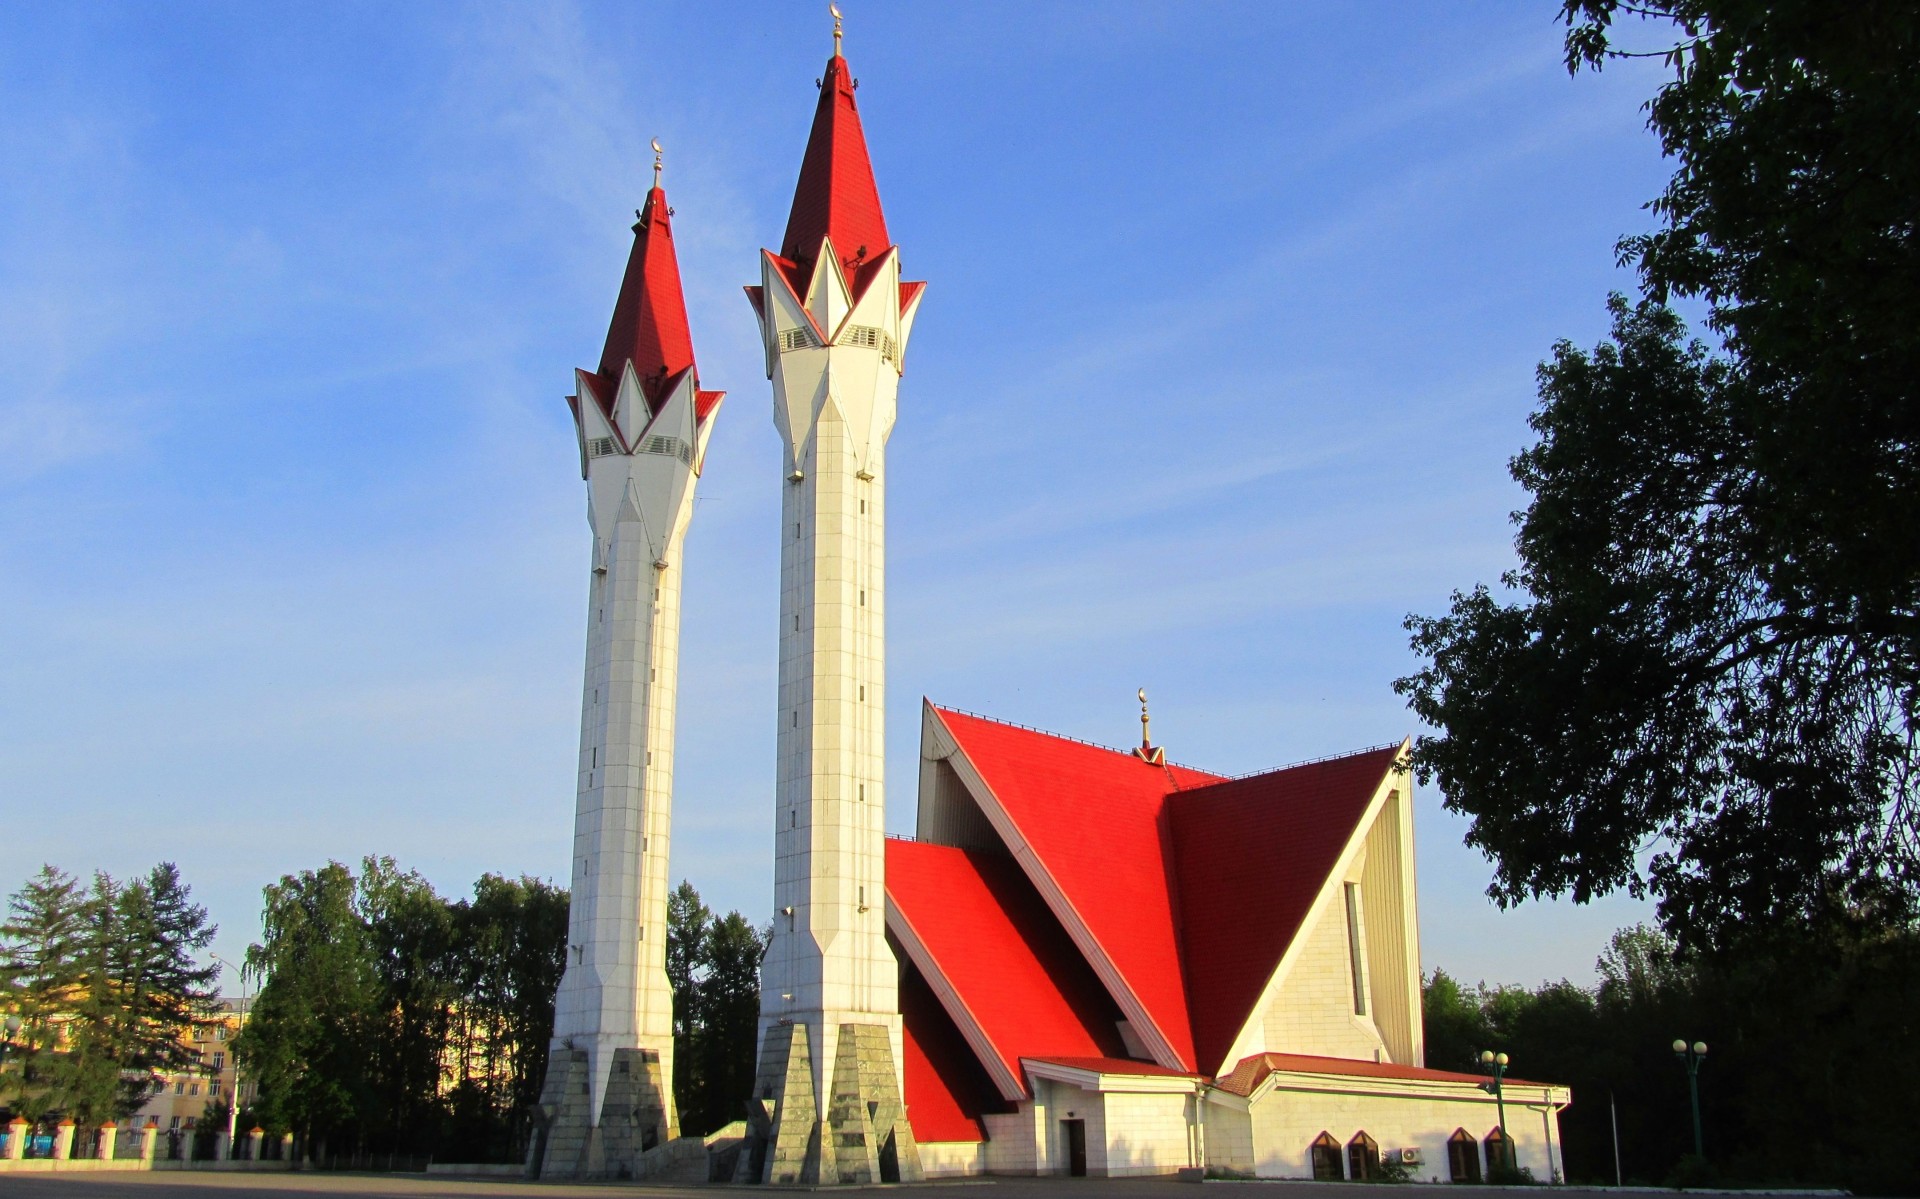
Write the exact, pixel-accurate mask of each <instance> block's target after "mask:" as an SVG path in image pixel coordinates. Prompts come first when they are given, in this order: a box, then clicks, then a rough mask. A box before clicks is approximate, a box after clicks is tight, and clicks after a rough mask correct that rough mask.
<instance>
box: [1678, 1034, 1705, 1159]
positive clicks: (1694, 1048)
mask: <svg viewBox="0 0 1920 1199" xmlns="http://www.w3.org/2000/svg"><path fill="white" fill-rule="evenodd" d="M1673 1056H1675V1057H1677V1058H1679V1059H1680V1060H1681V1061H1683V1062H1685V1063H1686V1064H1687V1097H1688V1098H1690V1099H1691V1100H1692V1101H1693V1155H1694V1156H1695V1157H1698V1158H1703V1159H1704V1158H1705V1157H1706V1156H1707V1143H1706V1139H1705V1138H1704V1137H1702V1136H1701V1135H1700V1063H1701V1061H1702V1060H1703V1059H1705V1058H1706V1056H1707V1043H1706V1042H1705V1041H1695V1042H1694V1043H1693V1044H1691V1045H1689V1044H1687V1043H1686V1042H1685V1041H1682V1040H1678V1039H1676V1040H1675V1041H1674V1043H1673Z"/></svg>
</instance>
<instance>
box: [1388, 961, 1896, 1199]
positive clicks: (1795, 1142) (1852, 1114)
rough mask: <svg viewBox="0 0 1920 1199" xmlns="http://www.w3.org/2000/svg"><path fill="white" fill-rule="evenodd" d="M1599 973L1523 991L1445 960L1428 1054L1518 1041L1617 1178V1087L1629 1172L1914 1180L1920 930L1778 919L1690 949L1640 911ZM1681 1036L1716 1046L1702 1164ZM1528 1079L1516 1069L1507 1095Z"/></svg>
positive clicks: (1884, 1190)
mask: <svg viewBox="0 0 1920 1199" xmlns="http://www.w3.org/2000/svg"><path fill="white" fill-rule="evenodd" d="M1598 972H1599V975H1600V981H1599V983H1598V985H1597V986H1595V987H1594V988H1593V989H1592V990H1590V991H1589V990H1586V989H1582V988H1579V987H1575V986H1572V985H1571V984H1569V983H1566V982H1560V983H1551V984H1546V985H1543V986H1541V987H1539V988H1538V989H1536V990H1532V991H1528V990H1526V989H1524V988H1519V987H1501V988H1488V987H1486V986H1484V985H1482V986H1478V987H1474V988H1471V989H1468V988H1462V987H1461V986H1460V985H1459V984H1458V983H1457V982H1455V981H1454V980H1453V979H1452V978H1450V977H1448V976H1447V975H1446V974H1445V973H1444V972H1442V971H1435V972H1434V974H1433V976H1432V977H1431V978H1429V979H1428V980H1427V983H1426V987H1425V1003H1424V1011H1425V1020H1426V1031H1427V1064H1428V1065H1429V1066H1432V1067H1435V1068H1437V1069H1451V1070H1467V1071H1471V1072H1478V1069H1479V1068H1478V1066H1477V1065H1476V1064H1475V1063H1474V1060H1473V1059H1474V1057H1475V1055H1476V1054H1477V1053H1478V1051H1479V1050H1481V1049H1496V1050H1501V1051H1504V1052H1506V1053H1508V1054H1509V1055H1510V1056H1511V1057H1512V1060H1513V1064H1512V1066H1511V1067H1510V1078H1511V1079H1515V1080H1519V1079H1540V1080H1543V1081H1547V1082H1554V1083H1564V1084H1567V1085H1568V1086H1570V1087H1571V1088H1572V1091H1573V1096H1574V1103H1573V1106H1572V1107H1571V1108H1569V1109H1568V1110H1567V1111H1566V1112H1565V1113H1564V1114H1563V1115H1562V1117H1561V1130H1562V1133H1563V1135H1564V1137H1565V1145H1564V1146H1563V1150H1564V1153H1563V1160H1564V1162H1565V1168H1566V1172H1567V1176H1568V1178H1570V1179H1571V1180H1572V1181H1575V1182H1586V1183H1602V1182H1604V1183H1611V1182H1612V1181H1613V1179H1614V1164H1613V1133H1612V1127H1611V1121H1610V1115H1611V1113H1610V1111H1609V1099H1612V1101H1613V1108H1614V1110H1615V1111H1617V1113H1618V1119H1619V1128H1620V1147H1621V1159H1622V1166H1623V1172H1624V1174H1625V1178H1626V1181H1627V1182H1628V1183H1629V1184H1632V1183H1634V1182H1636V1181H1638V1182H1643V1183H1649V1184H1659V1183H1667V1182H1671V1183H1675V1184H1678V1183H1682V1182H1684V1183H1686V1184H1687V1185H1695V1186H1699V1185H1707V1182H1706V1180H1708V1179H1713V1178H1718V1179H1722V1180H1725V1181H1729V1182H1733V1183H1740V1184H1747V1185H1752V1184H1758V1183H1791V1184H1797V1185H1820V1186H1845V1187H1848V1188H1850V1189H1852V1190H1854V1191H1856V1192H1858V1193H1878V1194H1898V1193H1903V1191H1905V1190H1907V1189H1910V1185H1911V1184H1910V1169H1911V1167H1910V1163H1909V1160H1908V1158H1909V1154H1908V1145H1909V1140H1910V1137H1909V1132H1908V1126H1909V1125H1910V1124H1911V1117H1910V1114H1909V1112H1908V1110H1907V1108H1906V1107H1905V1106H1904V1103H1905V1101H1904V1099H1903V1095H1904V1090H1905V1088H1906V1086H1907V1080H1909V1079H1911V1078H1912V1077H1914V1076H1915V1074H1916V1072H1920V1040H1917V1039H1916V1037H1915V1032H1916V1029H1915V1022H1916V1021H1915V1017H1914V1015H1913V1013H1912V996H1913V995H1914V994H1920V937H1916V936H1914V935H1912V934H1898V935H1890V934H1887V933H1885V932H1884V931H1874V930H1871V929H1865V928H1861V927H1859V926H1851V927H1848V926H1832V927H1826V928H1821V929H1817V930H1792V931H1791V932H1788V931H1787V930H1781V931H1779V932H1777V933H1774V934H1770V935H1767V936H1764V937H1755V938H1752V939H1751V940H1750V941H1749V942H1748V943H1747V944H1746V946H1745V947H1744V948H1743V949H1742V950H1741V951H1740V952H1739V953H1737V954H1727V955H1712V956H1696V957H1693V958H1685V957H1682V956H1681V955H1680V954H1679V953H1678V951H1677V950H1676V947H1675V945H1674V943H1673V942H1672V941H1671V940H1670V939H1669V938H1667V937H1666V936H1665V935H1664V934H1663V933H1661V932H1659V931H1658V930H1657V929H1652V928H1648V927H1645V926H1640V927H1636V928H1630V929H1623V930H1622V931H1621V932H1619V933H1617V934H1616V935H1615V936H1614V938H1613V940H1612V942H1611V943H1610V944H1609V946H1608V948H1607V950H1606V952H1605V953H1604V954H1602V955H1601V957H1600V961H1599V963H1598ZM1675 1039H1683V1040H1688V1041H1704V1042H1706V1043H1707V1045H1708V1050H1709V1051H1708V1054H1707V1057H1706V1060H1705V1061H1704V1062H1703V1063H1702V1065H1701V1067H1700V1100H1701V1108H1702V1121H1703V1126H1704V1129H1705V1140H1706V1148H1707V1157H1706V1160H1705V1162H1704V1163H1702V1162H1699V1161H1689V1160H1688V1159H1689V1158H1691V1156H1692V1153H1693V1124H1692V1114H1691V1111H1690V1108H1689V1102H1688V1096H1687V1075H1686V1067H1685V1065H1684V1063H1683V1062H1681V1061H1680V1060H1678V1059H1676V1057H1675V1056H1674V1053H1673V1050H1672V1048H1671V1044H1672V1042H1673V1041H1674V1040H1675ZM1524 1093H1525V1086H1524V1084H1523V1083H1521V1082H1518V1081H1514V1082H1511V1083H1510V1084H1509V1089H1508V1091H1507V1094H1508V1101H1509V1104H1510V1105H1511V1103H1512V1102H1513V1101H1514V1099H1515V1098H1517V1097H1521V1096H1523V1095H1524ZM1508 1119H1509V1120H1510V1121H1511V1120H1512V1119H1513V1111H1512V1108H1511V1106H1510V1107H1509V1111H1508ZM1470 1131H1472V1132H1473V1133H1474V1134H1475V1135H1476V1136H1484V1135H1485V1133H1486V1131H1487V1130H1486V1129H1472V1130H1470Z"/></svg>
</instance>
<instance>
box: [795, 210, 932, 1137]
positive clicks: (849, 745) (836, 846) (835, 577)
mask: <svg viewBox="0 0 1920 1199" xmlns="http://www.w3.org/2000/svg"><path fill="white" fill-rule="evenodd" d="M764 262H765V266H764V270H763V278H762V283H763V288H762V292H761V294H762V295H763V296H764V297H765V301H764V308H763V311H762V333H763V335H764V339H765V343H766V352H767V369H768V377H769V378H770V379H771V380H772V382H773V398H774V423H775V425H776V427H777V428H778V429H779V432H780V435H781V438H782V441H783V442H784V444H785V447H786V455H785V472H784V479H783V481H782V484H781V486H782V488H783V502H782V505H781V529H780V538H781V554H780V689H779V710H778V711H779V714H778V717H777V722H778V735H777V741H778V750H777V755H778V757H777V761H778V768H777V781H776V787H775V808H774V812H775V836H774V840H775V865H774V871H775V873H774V905H775V915H774V922H773V941H772V943H771V945H770V946H769V947H768V950H767V956H766V959H765V961H764V962H763V964H762V966H761V1018H762V1019H761V1023H762V1026H763V1029H764V1028H765V1027H766V1026H768V1025H771V1024H773V1023H775V1022H782V1021H787V1022H794V1023H801V1024H805V1025H806V1026H807V1029H808V1036H809V1040H810V1043H811V1045H812V1046H813V1055H814V1061H816V1062H831V1061H833V1060H834V1057H835V1052H836V1048H837V1039H838V1036H839V1030H840V1027H841V1026H842V1025H843V1024H881V1025H884V1026H886V1028H887V1029H888V1032H889V1036H890V1039H891V1041H892V1044H893V1060H894V1062H895V1063H896V1067H895V1069H896V1070H897V1069H898V1066H897V1063H898V1062H899V1061H900V1060H901V1043H900V1042H901V1033H900V1016H899V1000H898V994H897V992H898V986H899V967H898V964H897V963H896V962H895V961H894V957H893V953H892V951H891V950H890V949H889V948H888V947H887V943H886V901H885V894H886V892H885V887H886V877H885V832H886V796H885V789H884V788H885V766H884V762H883V748H884V745H885V733H886V726H885V710H886V708H885V705H886V624H885V622H886V582H885V580H886V443H887V438H888V435H889V434H890V433H891V432H892V431H893V422H894V413H895V402H896V395H897V392H898V388H899V382H900V372H901V357H902V354H903V352H904V350H905V348H906V342H907V336H908V333H909V332H910V330H911V322H912V311H911V309H910V310H909V311H908V312H907V313H905V314H902V313H901V311H900V268H899V259H898V254H897V251H893V250H889V251H888V252H887V254H886V256H885V258H884V260H883V261H882V262H881V263H880V264H878V265H879V273H878V277H877V278H874V279H872V280H871V282H870V283H869V284H868V286H867V289H866V291H865V293H864V294H863V295H862V296H861V297H860V299H859V301H858V302H857V303H855V302H853V300H852V299H851V296H850V292H849V288H848V283H847V280H846V278H845V276H844V274H843V272H842V270H841V268H840V264H839V258H838V254H837V251H836V249H835V247H834V246H833V243H832V241H831V240H828V241H827V242H825V244H824V246H823V248H822V250H821V252H820V254H819V257H818V260H817V263H816V266H815V269H814V271H813V277H812V282H811V285H810V286H809V288H808V293H807V295H806V296H805V297H804V298H801V297H796V296H795V295H794V294H793V292H792V290H791V289H790V288H789V287H788V286H787V284H786V281H785V279H784V278H783V277H782V275H781V272H780V269H779V267H778V266H777V265H776V264H775V263H774V262H773V261H772V259H771V258H767V259H765V260H764ZM763 1035H764V1034H763ZM828 1081H829V1080H828V1078H827V1077H826V1072H825V1071H822V1070H818V1069H816V1070H815V1072H814V1088H815V1091H816V1093H817V1095H818V1103H819V1105H820V1110H822V1111H825V1110H826V1108H827V1105H828V1095H827V1093H826V1089H827V1085H828Z"/></svg>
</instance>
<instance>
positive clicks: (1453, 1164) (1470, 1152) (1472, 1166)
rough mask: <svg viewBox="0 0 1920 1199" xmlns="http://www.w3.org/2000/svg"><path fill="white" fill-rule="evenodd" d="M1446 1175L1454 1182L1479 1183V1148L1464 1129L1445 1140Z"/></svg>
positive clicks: (1458, 1129) (1456, 1131)
mask: <svg viewBox="0 0 1920 1199" xmlns="http://www.w3.org/2000/svg"><path fill="white" fill-rule="evenodd" d="M1447 1173H1448V1174H1449V1175H1451V1176H1452V1178H1453V1181H1455V1182H1479V1181H1480V1146H1479V1145H1478V1144H1477V1143H1476V1142H1475V1141H1474V1139H1473V1134H1472V1133H1470V1132H1468V1131H1467V1130H1466V1129H1464V1128H1456V1129H1454V1130H1453V1135H1452V1136H1450V1137H1448V1138H1447Z"/></svg>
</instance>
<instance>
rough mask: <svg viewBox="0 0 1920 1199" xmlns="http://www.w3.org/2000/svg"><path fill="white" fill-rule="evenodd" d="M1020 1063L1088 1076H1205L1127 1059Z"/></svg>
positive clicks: (1033, 1059)
mask: <svg viewBox="0 0 1920 1199" xmlns="http://www.w3.org/2000/svg"><path fill="white" fill-rule="evenodd" d="M1021 1060H1022V1061H1028V1062H1038V1063H1039V1064H1041V1065H1043V1066H1064V1067H1066V1068H1067V1069H1069V1070H1085V1071H1087V1072H1088V1073H1089V1074H1132V1075H1135V1076H1137V1077H1140V1078H1192V1079H1196V1080H1197V1079H1200V1078H1204V1077H1205V1075H1201V1074H1195V1073H1194V1072H1193V1071H1191V1070H1169V1069H1168V1068H1167V1067H1165V1066H1162V1065H1158V1064H1157V1063H1154V1062H1142V1061H1136V1060H1134V1059H1133V1058H1127V1057H1030V1058H1022V1059H1021Z"/></svg>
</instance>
